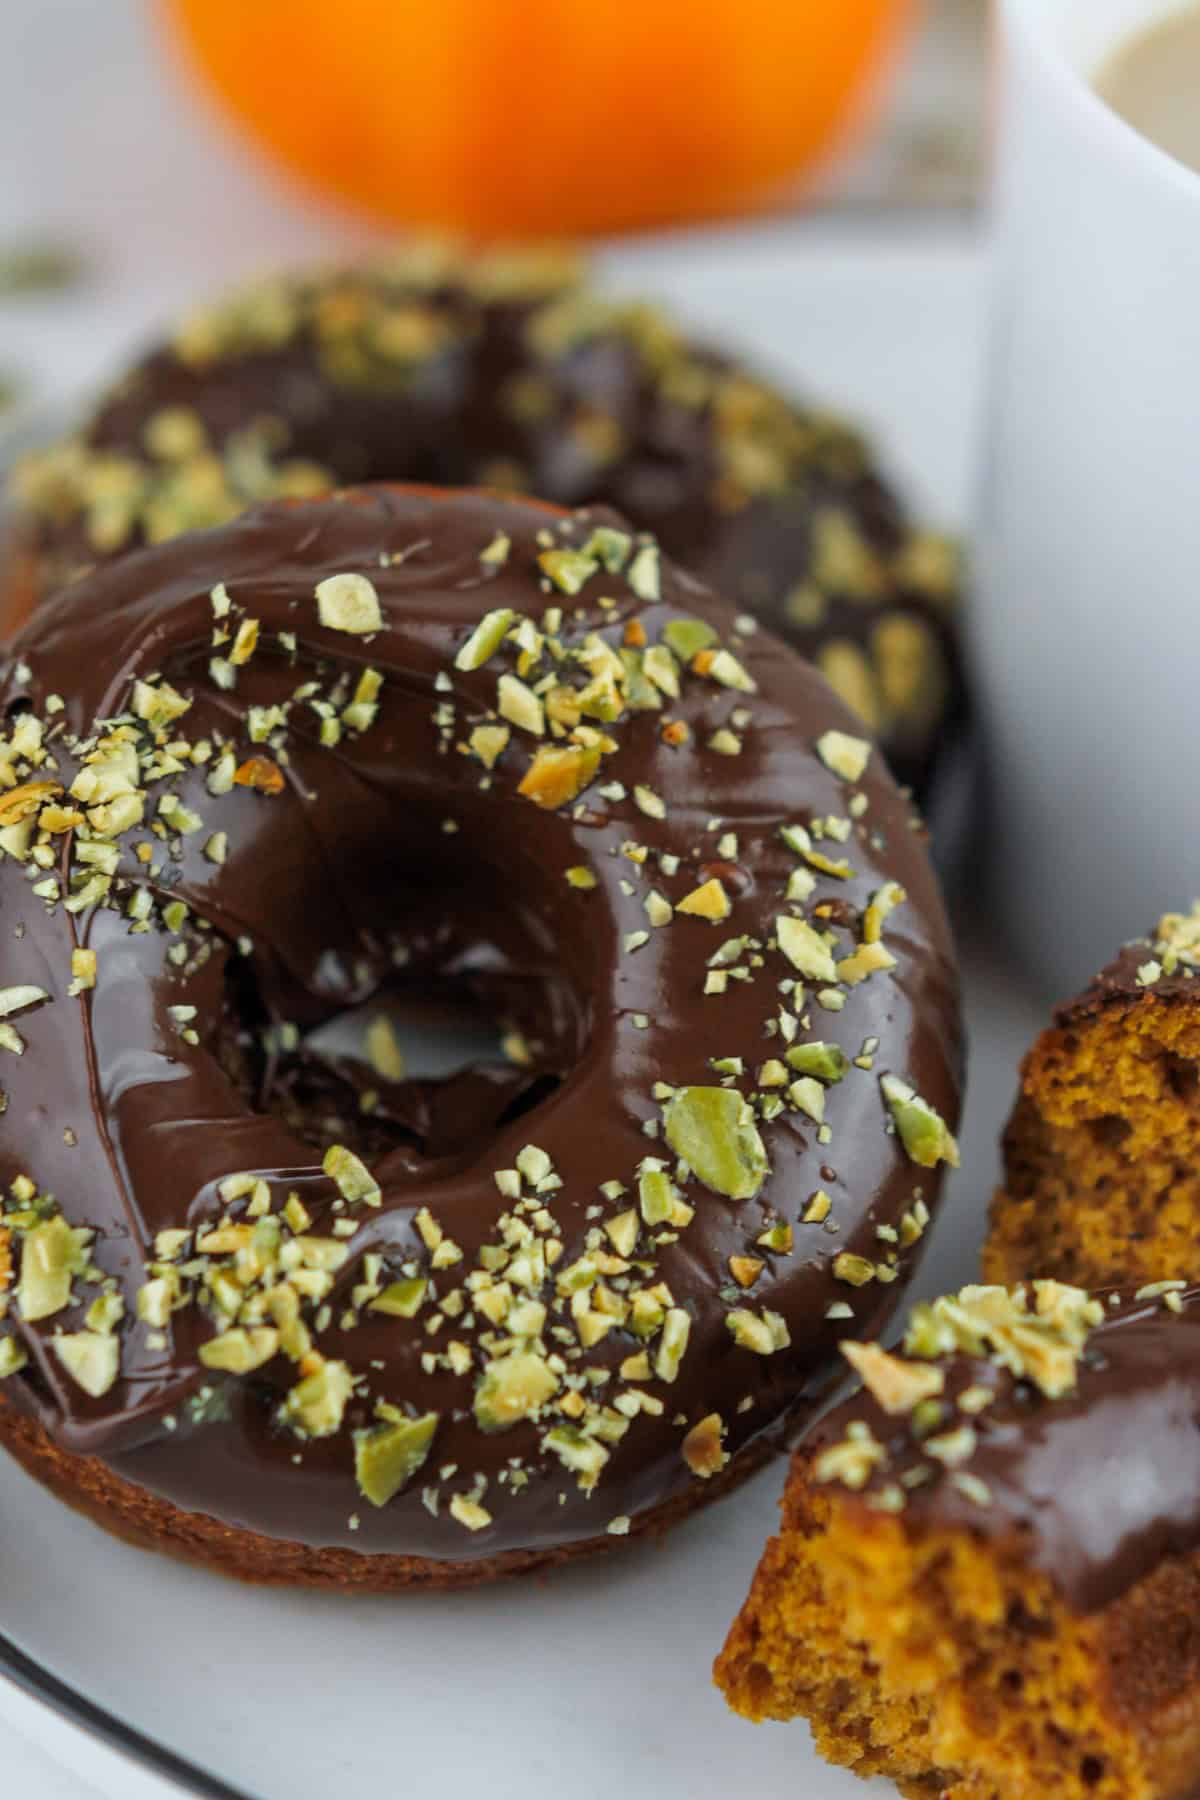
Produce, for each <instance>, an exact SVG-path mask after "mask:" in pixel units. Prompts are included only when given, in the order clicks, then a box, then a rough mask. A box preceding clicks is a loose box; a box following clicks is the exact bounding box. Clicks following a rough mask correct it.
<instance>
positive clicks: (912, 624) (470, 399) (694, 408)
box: [16, 251, 963, 799]
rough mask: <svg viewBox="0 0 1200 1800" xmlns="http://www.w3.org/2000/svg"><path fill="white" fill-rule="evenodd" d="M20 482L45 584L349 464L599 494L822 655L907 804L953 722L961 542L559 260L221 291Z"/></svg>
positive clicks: (794, 417)
mask: <svg viewBox="0 0 1200 1800" xmlns="http://www.w3.org/2000/svg"><path fill="white" fill-rule="evenodd" d="M164 421H165V423H164ZM28 476H29V479H27V480H19V481H18V484H17V489H16V493H17V498H18V500H19V501H22V502H23V503H24V504H25V505H27V506H28V508H29V530H30V533H31V536H32V538H33V541H34V543H35V545H36V547H37V550H38V554H39V556H40V557H41V558H43V559H44V569H43V580H44V581H48V582H49V584H50V585H54V584H55V583H57V582H58V581H60V580H61V579H63V578H64V577H66V576H68V575H70V574H71V573H73V572H74V571H76V570H77V569H78V568H79V567H81V566H86V565H88V564H90V563H92V562H94V561H95V560H96V558H97V556H98V555H104V554H108V553H110V552H111V551H113V550H120V549H123V548H126V547H128V546H129V545H131V544H135V543H137V542H141V541H145V539H146V538H147V537H148V538H150V539H151V540H154V539H157V538H161V537H163V536H165V535H169V534H171V533H173V532H175V531H179V530H184V529H189V528H191V527H194V526H199V525H207V524H215V523H218V522H219V521H221V520H222V519H224V518H227V517H231V516H232V515H233V514H234V513H236V512H237V511H238V510H240V509H241V507H243V506H245V505H247V504H248V503H250V502H252V501H255V500H263V499H268V498H271V497H273V496H274V495H276V494H280V493H282V494H294V493H296V492H308V493H313V492H315V491H317V490H319V489H323V488H326V487H329V486H337V485H342V484H347V483H353V482H363V481H396V480H400V481H413V482H433V483H436V484H438V485H440V486H447V487H457V486H473V485H481V486H487V487H497V488H502V489H506V490H510V491H511V490H517V491H521V492H525V493H530V494H537V495H539V496H541V497H542V498H543V499H547V500H553V501H556V502H558V503H560V504H562V505H565V506H579V505H583V504H590V503H601V504H606V505H610V506H613V507H615V508H616V509H617V510H618V511H620V512H622V513H623V514H624V515H625V516H626V517H627V518H629V519H631V520H632V521H633V523H634V524H635V525H637V526H639V527H642V528H644V529H646V530H649V531H652V532H654V533H655V535H656V536H657V537H658V538H659V540H660V542H661V543H662V545H663V548H664V549H665V550H666V551H667V552H668V554H670V555H672V556H674V557H676V558H678V559H679V560H680V561H681V562H683V563H684V564H685V566H686V567H688V568H690V569H692V570H693V571H694V572H695V573H696V574H698V575H700V576H701V577H702V579H704V580H706V581H708V582H709V583H711V585H712V586H713V587H715V588H716V590H717V591H718V592H719V593H722V594H725V595H726V596H727V597H728V598H729V599H731V600H733V601H735V602H736V603H738V604H740V605H743V606H745V607H746V608H747V609H748V610H750V611H751V612H753V613H754V614H755V615H756V616H757V617H759V618H761V619H762V620H763V621H764V622H766V623H768V624H770V625H771V626H772V627H773V628H774V629H775V630H777V631H778V632H779V633H780V635H781V636H783V637H784V638H785V639H787V640H788V641H789V642H790V643H792V644H793V645H794V647H795V648H796V649H798V650H799V651H800V652H801V654H803V655H805V656H807V657H809V658H810V660H813V661H815V662H817V663H818V665H819V666H820V667H821V668H822V670H823V672H824V673H825V674H826V675H827V677H828V678H829V679H830V680H831V681H832V683H833V685H834V686H835V688H836V689H837V690H838V691H839V692H840V693H841V694H842V696H843V698H845V699H847V700H848V701H849V703H850V704H851V706H852V707H853V708H855V709H857V710H859V711H860V714H861V717H862V719H863V721H864V722H865V724H866V726H867V728H868V730H869V731H870V732H871V734H872V735H874V736H876V737H878V738H879V740H880V742H881V743H882V745H883V748H884V750H885V752H886V754H887V756H888V759H889V761H890V763H891V766H892V769H893V772H894V773H895V774H896V776H897V778H898V780H900V781H901V782H902V783H904V784H907V785H909V786H911V787H912V788H913V789H914V791H915V792H916V794H917V796H918V798H919V799H923V798H924V797H925V795H926V791H927V788H928V784H929V781H930V777H931V775H932V773H933V770H934V766H935V763H936V761H937V759H938V756H939V752H940V751H942V750H944V749H945V748H946V747H947V745H948V744H949V743H950V742H951V741H953V739H954V738H955V736H956V734H957V732H958V729H959V727H960V726H961V723H962V712H963V705H962V673H961V667H960V659H959V650H958V634H957V624H956V608H957V599H958V580H959V577H958V570H957V567H956V562H955V558H954V555H953V553H952V552H950V551H949V550H948V547H947V546H946V545H945V544H939V543H938V542H937V541H936V540H935V539H933V538H931V537H930V536H929V535H928V534H922V533H918V532H915V531H914V530H913V528H912V526H911V525H910V523H909V522H908V521H907V520H906V518H905V516H904V513H903V510H902V508H901V507H900V505H899V503H898V501H897V499H896V498H895V496H894V495H893V494H892V492H891V491H890V490H889V488H888V487H887V486H886V484H885V483H884V481H883V480H882V478H881V476H880V474H879V472H878V471H877V469H876V468H875V466H874V464H873V461H872V459H871V457H870V454H869V452H868V449H867V447H866V445H865V444H864V442H863V441H862V439H861V438H859V437H858V436H857V435H856V434H855V433H854V432H853V431H851V430H850V429H848V428H847V427H846V426H845V425H844V424H842V423H841V422H840V421H838V420H836V419H833V418H831V417H829V416H828V415H826V414H823V413H821V412H819V411H816V410H814V409H810V408H806V407H803V406H800V405H798V404H796V403H795V402H793V401H792V400H790V399H789V398H788V397H786V396H785V395H783V394H781V393H780V392H779V391H778V390H776V389H775V388H774V387H772V386H771V385H770V384H769V383H767V382H765V381H764V380H762V379H761V378H760V377H758V376H757V375H755V374H754V373H753V372H752V371H750V370H748V369H747V368H745V367H744V366H743V365H741V364H739V363H738V362H736V361H734V360H733V359H732V358H730V357H728V356H726V355H723V354H721V353H719V352H717V351H714V350H710V349H709V348H707V347H705V346H701V345H696V344H693V343H690V342H689V341H688V340H687V339H686V338H685V337H683V336H682V335H681V333H680V330H679V328H678V326H677V325H676V324H675V323H674V322H673V321H671V320H670V319H669V318H668V317H666V316H665V315H663V314H661V313H659V312H657V311H655V310H654V309H652V308H650V307H648V306H646V305H639V304H630V303H623V302H619V301H613V300H611V299H607V298H605V297H603V296H601V295H598V294H597V293H596V292H595V291H593V290H592V289H591V288H590V287H587V286H583V285H581V284H580V282H579V278H578V271H577V270H576V269H575V267H574V265H573V263H572V262H571V261H570V260H565V259H561V258H559V259H553V260H550V261H547V259H545V258H537V257H533V258H525V259H522V258H520V257H518V258H516V259H512V260H511V262H504V261H502V262H500V263H497V262H496V261H495V259H489V258H486V257H485V258H481V259H478V260H475V261H472V260H471V259H469V258H468V259H459V258H455V257H450V258H446V257H445V256H441V257H438V256H431V255H429V254H425V255H422V254H421V253H420V252H419V251H418V252H414V253H412V254H411V255H409V256H407V257H396V258H393V259H385V260H384V261H382V262H380V263H379V264H378V265H373V266H368V267H367V268H366V269H365V270H359V271H355V270H344V271H340V272H338V271H334V272H323V271H322V272H319V273H316V274H313V275H310V276H304V277H298V278H295V279H290V280H279V281H275V282H271V283H266V284H264V285H263V286H262V287H261V288H257V289H253V290H250V291H249V292H248V293H247V294H245V295H242V296H239V295H234V296H231V297H229V298H228V299H227V300H225V301H223V302H219V303H218V304H217V305H215V306H214V307H212V308H211V309H208V310H206V311H202V312H199V313H198V314H196V315H195V316H194V317H193V318H192V319H191V320H185V321H183V322H182V323H181V325H180V327H179V328H178V330H177V332H176V334H175V336H174V337H173V339H172V340H171V341H169V342H167V343H165V344H163V345H162V346H160V347H159V348H157V349H155V350H154V351H152V352H151V353H150V354H149V355H148V356H147V357H146V358H145V359H144V361H142V362H140V363H139V364H137V365H136V366H135V367H134V368H133V369H132V370H131V371H130V373H129V374H128V375H127V376H126V377H125V379H124V380H123V381H122V382H121V383H120V384H118V385H117V386H116V387H115V388H114V389H113V390H112V391H111V392H110V394H108V395H107V396H106V397H105V398H104V399H103V400H102V402H101V404H100V406H99V407H98V409H97V411H96V412H95V414H94V416H93V418H92V419H91V421H90V422H89V424H88V425H87V426H86V428H85V430H84V432H83V434H82V436H81V438H80V439H79V440H78V441H77V442H76V443H75V444H73V445H66V446H62V447H61V448H60V449H59V450H57V451H51V452H50V454H49V455H48V456H47V457H37V458H34V459H31V462H30V464H29V466H28Z"/></svg>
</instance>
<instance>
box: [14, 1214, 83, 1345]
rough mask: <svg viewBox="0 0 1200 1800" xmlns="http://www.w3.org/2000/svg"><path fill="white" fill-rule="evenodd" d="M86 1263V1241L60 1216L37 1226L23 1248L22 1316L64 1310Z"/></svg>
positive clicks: (19, 1287) (49, 1315) (19, 1291)
mask: <svg viewBox="0 0 1200 1800" xmlns="http://www.w3.org/2000/svg"><path fill="white" fill-rule="evenodd" d="M83 1266H84V1253H83V1243H82V1242H81V1239H80V1234H79V1233H78V1232H76V1231H74V1230H73V1229H72V1228H71V1226H70V1225H68V1224H67V1221H66V1220H65V1219H64V1218H63V1217H62V1216H61V1215H59V1216H58V1217H56V1218H53V1219H47V1220H45V1222H44V1223H43V1224H41V1225H35V1226H34V1228H33V1230H32V1231H30V1232H29V1233H28V1234H27V1235H26V1238H25V1242H24V1245H23V1248H22V1251H21V1279H20V1281H19V1283H18V1284H17V1304H18V1305H19V1306H20V1309H21V1317H22V1318H23V1319H26V1320H29V1321H32V1320H34V1319H49V1318H52V1317H53V1315H54V1314H55V1313H57V1312H61V1311H62V1309H63V1307H64V1306H66V1305H67V1304H68V1303H69V1301H70V1298H71V1280H72V1277H73V1276H75V1275H78V1274H79V1273H80V1271H81V1270H82V1268H83Z"/></svg>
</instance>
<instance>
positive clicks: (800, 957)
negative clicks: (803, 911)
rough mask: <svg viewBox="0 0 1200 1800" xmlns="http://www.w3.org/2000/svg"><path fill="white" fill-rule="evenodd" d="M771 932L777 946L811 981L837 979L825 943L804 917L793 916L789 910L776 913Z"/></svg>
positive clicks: (833, 963)
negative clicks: (773, 930)
mask: <svg viewBox="0 0 1200 1800" xmlns="http://www.w3.org/2000/svg"><path fill="white" fill-rule="evenodd" d="M775 935H776V937H777V938H778V939H779V948H780V949H781V950H782V951H783V954H784V955H785V956H786V957H787V959H788V961H789V962H790V963H791V965H792V967H793V968H794V969H799V971H800V973H801V975H807V976H808V977H809V978H810V979H811V980H813V981H836V980H837V978H838V973H837V964H836V963H835V962H834V960H833V953H832V951H831V950H830V948H829V945H828V944H827V943H826V942H825V939H824V938H823V937H822V936H821V934H820V932H819V931H814V930H813V928H812V926H811V925H809V924H807V923H806V921H805V920H804V919H796V918H793V917H792V915H791V913H780V915H779V917H778V918H777V919H776V921H775Z"/></svg>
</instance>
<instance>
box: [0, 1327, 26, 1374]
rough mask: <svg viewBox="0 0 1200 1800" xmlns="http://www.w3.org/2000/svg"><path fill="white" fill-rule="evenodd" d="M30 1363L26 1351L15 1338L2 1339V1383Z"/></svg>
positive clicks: (0, 1372) (0, 1361)
mask: <svg viewBox="0 0 1200 1800" xmlns="http://www.w3.org/2000/svg"><path fill="white" fill-rule="evenodd" d="M28 1361H29V1358H28V1357H27V1356H26V1354H25V1351H24V1349H23V1348H22V1346H21V1345H20V1344H18V1342H17V1340H16V1338H14V1337H0V1381H5V1380H7V1378H8V1376H10V1375H15V1374H17V1372H18V1371H19V1370H20V1369H23V1368H24V1367H25V1364H26V1363H27V1362H28Z"/></svg>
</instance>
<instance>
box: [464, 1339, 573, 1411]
mask: <svg viewBox="0 0 1200 1800" xmlns="http://www.w3.org/2000/svg"><path fill="white" fill-rule="evenodd" d="M558 1385H559V1382H558V1376H557V1375H556V1374H555V1373H554V1371H553V1369H552V1368H551V1367H550V1365H549V1363H548V1362H547V1361H546V1359H545V1357H543V1356H539V1355H538V1354H537V1352H536V1351H533V1350H511V1351H509V1353H508V1354H507V1355H506V1356H499V1357H495V1358H494V1359H493V1360H492V1361H491V1362H490V1363H489V1364H488V1366H487V1368H486V1369H485V1370H484V1372H483V1375H482V1377H481V1378H480V1381H479V1385H478V1387H477V1388H476V1390H475V1420H476V1423H477V1424H478V1426H479V1428H480V1430H481V1431H507V1430H508V1429H509V1427H510V1426H512V1425H516V1424H518V1423H519V1422H520V1421H521V1420H522V1419H536V1418H537V1417H538V1415H539V1414H540V1412H541V1409H542V1408H543V1407H544V1406H545V1405H546V1404H547V1403H548V1402H549V1401H550V1400H552V1399H553V1397H554V1395H555V1394H556V1393H557V1392H558Z"/></svg>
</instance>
